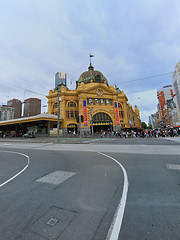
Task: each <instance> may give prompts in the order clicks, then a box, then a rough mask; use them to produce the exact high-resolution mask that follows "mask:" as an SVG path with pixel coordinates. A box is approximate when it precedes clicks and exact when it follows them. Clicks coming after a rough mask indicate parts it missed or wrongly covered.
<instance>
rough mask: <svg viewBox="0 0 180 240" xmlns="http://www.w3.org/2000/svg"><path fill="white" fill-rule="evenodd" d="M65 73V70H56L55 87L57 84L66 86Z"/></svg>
mask: <svg viewBox="0 0 180 240" xmlns="http://www.w3.org/2000/svg"><path fill="white" fill-rule="evenodd" d="M66 77H67V75H66V73H65V72H57V73H56V74H55V88H56V87H57V86H58V85H64V86H66Z"/></svg>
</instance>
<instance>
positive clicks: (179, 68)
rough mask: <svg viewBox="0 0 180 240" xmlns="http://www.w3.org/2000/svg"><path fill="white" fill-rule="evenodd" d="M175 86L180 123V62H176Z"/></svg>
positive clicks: (179, 120)
mask: <svg viewBox="0 0 180 240" xmlns="http://www.w3.org/2000/svg"><path fill="white" fill-rule="evenodd" d="M173 88H174V99H175V103H176V109H177V112H178V122H179V125H180V62H178V63H177V64H176V67H175V71H174V73H173Z"/></svg>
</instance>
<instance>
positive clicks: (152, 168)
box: [0, 138, 180, 240]
mask: <svg viewBox="0 0 180 240" xmlns="http://www.w3.org/2000/svg"><path fill="white" fill-rule="evenodd" d="M172 140H173V141H172ZM179 170H180V138H175V139H174V138H172V139H161V138H157V139H154V138H152V139H139V138H137V139H136V138H134V139H115V138H114V139H113V138H112V139H108V138H106V139H81V140H79V139H73V140H72V139H61V142H60V143H56V142H54V141H48V140H46V141H44V140H43V141H42V140H39V141H38V139H36V140H32V141H31V140H30V141H29V140H28V141H26V140H25V141H16V140H7V139H6V140H4V141H3V140H1V141H0V213H1V214H0V240H1V239H3V240H4V239H6V240H11V239H21V240H22V239H23V240H24V239H25V240H26V239H28V240H30V239H33V240H36V239H38V240H41V239H58V240H61V239H63V240H66V239H67V240H83V239H85V240H90V239H93V240H98V239H99V240H109V239H110V240H112V239H113V240H116V239H120V240H127V239H128V240H131V239H132V240H134V239H135V240H136V239H137V240H139V239H144V240H145V239H148V240H151V239H153V240H154V239H158V240H159V239H162V240H169V239H173V240H176V239H180V231H179V227H180V191H179V188H180V182H179V174H180V172H179ZM126 174H127V179H126Z"/></svg>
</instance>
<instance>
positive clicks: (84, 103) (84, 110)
mask: <svg viewBox="0 0 180 240" xmlns="http://www.w3.org/2000/svg"><path fill="white" fill-rule="evenodd" d="M83 113H84V126H88V123H87V108H86V101H83Z"/></svg>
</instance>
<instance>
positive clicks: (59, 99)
mask: <svg viewBox="0 0 180 240" xmlns="http://www.w3.org/2000/svg"><path fill="white" fill-rule="evenodd" d="M60 101H61V98H60V97H59V89H58V122H57V141H58V142H59V120H60V108H59V102H60Z"/></svg>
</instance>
